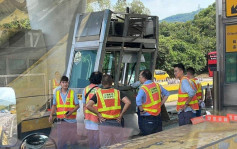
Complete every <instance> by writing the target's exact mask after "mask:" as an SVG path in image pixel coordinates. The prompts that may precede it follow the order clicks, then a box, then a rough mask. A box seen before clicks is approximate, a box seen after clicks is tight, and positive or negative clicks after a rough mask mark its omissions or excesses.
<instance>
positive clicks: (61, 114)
mask: <svg viewBox="0 0 237 149" xmlns="http://www.w3.org/2000/svg"><path fill="white" fill-rule="evenodd" d="M56 107H57V111H56V115H57V118H60V119H62V118H67V119H76V114H77V112H73V113H72V114H71V115H70V116H69V117H66V113H67V111H72V110H73V109H74V108H75V107H76V106H75V102H74V91H73V90H69V91H68V94H67V97H66V102H65V103H64V102H63V99H62V97H61V95H60V90H58V91H57V92H56Z"/></svg>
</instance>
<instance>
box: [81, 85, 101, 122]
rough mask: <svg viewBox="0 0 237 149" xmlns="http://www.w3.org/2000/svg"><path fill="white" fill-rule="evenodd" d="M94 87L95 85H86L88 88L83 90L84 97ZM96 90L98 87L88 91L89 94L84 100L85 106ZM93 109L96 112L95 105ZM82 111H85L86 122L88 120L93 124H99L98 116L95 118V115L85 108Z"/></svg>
mask: <svg viewBox="0 0 237 149" xmlns="http://www.w3.org/2000/svg"><path fill="white" fill-rule="evenodd" d="M94 86H96V85H95V84H90V85H88V86H87V87H86V88H85V91H84V95H86V94H87V93H88V92H89V91H90V90H91V89H92V88H93V87H94ZM97 89H99V87H95V88H93V89H92V90H91V91H90V93H89V94H88V96H87V98H86V104H87V103H88V101H89V100H90V99H91V98H92V97H93V96H94V95H95V93H96V91H97ZM93 107H94V109H96V110H97V104H94V105H93ZM84 110H85V119H86V120H90V121H93V122H95V123H98V122H99V121H98V116H97V115H96V114H95V113H93V112H91V111H89V110H88V109H87V108H86V107H85V109H84Z"/></svg>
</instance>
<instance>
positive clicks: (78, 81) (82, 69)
mask: <svg viewBox="0 0 237 149" xmlns="http://www.w3.org/2000/svg"><path fill="white" fill-rule="evenodd" d="M75 56H77V57H75ZM96 56H97V50H76V51H75V53H74V57H73V65H72V71H71V74H70V84H69V87H70V88H84V87H86V86H87V85H89V84H90V82H89V80H88V79H89V77H90V75H91V73H92V72H93V71H94V67H95V61H96Z"/></svg>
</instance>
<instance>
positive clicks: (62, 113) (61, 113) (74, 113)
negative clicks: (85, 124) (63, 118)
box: [57, 111, 77, 115]
mask: <svg viewBox="0 0 237 149" xmlns="http://www.w3.org/2000/svg"><path fill="white" fill-rule="evenodd" d="M66 113H67V111H61V112H57V115H64V114H66ZM72 115H77V112H73V113H72Z"/></svg>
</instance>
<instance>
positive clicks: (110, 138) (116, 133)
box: [86, 74, 131, 146]
mask: <svg viewBox="0 0 237 149" xmlns="http://www.w3.org/2000/svg"><path fill="white" fill-rule="evenodd" d="M112 82H113V80H112V77H111V76H110V75H107V74H106V75H104V76H103V77H102V86H103V88H102V89H98V90H97V92H96V95H94V96H93V97H92V98H91V99H90V101H89V102H88V103H87V105H86V107H87V109H88V110H90V111H91V112H93V113H95V114H96V115H97V116H98V118H99V121H100V127H99V136H100V145H101V146H109V145H112V144H115V143H119V142H121V141H123V139H124V138H123V131H122V126H121V119H122V117H123V115H124V113H125V112H126V111H127V109H128V107H129V106H130V104H131V102H130V100H129V99H128V98H127V97H126V96H124V95H123V94H122V93H121V92H120V91H119V90H117V89H114V88H112ZM121 101H122V102H123V103H124V107H123V109H122V108H121V103H120V102H121ZM94 104H97V108H98V111H97V110H96V109H95V108H94V107H93V105H94Z"/></svg>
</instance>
